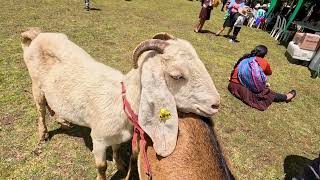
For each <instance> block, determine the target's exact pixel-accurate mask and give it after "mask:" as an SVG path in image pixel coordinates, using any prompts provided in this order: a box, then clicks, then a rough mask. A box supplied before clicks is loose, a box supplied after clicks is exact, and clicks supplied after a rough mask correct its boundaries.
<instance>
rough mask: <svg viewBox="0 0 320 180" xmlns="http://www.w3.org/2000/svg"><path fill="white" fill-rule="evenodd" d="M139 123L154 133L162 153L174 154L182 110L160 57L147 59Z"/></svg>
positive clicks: (152, 137)
mask: <svg viewBox="0 0 320 180" xmlns="http://www.w3.org/2000/svg"><path fill="white" fill-rule="evenodd" d="M141 86H142V91H141V98H140V107H139V125H140V126H141V128H142V129H143V130H144V131H145V132H146V133H147V134H148V135H149V136H150V138H151V140H152V142H153V148H154V149H155V151H156V153H157V154H158V155H160V156H163V157H166V156H168V155H170V154H171V153H172V152H173V151H174V149H175V147H176V143H177V136H178V113H177V108H176V103H175V100H174V97H173V95H172V94H171V93H170V91H169V89H168V88H167V85H166V81H165V77H164V73H163V70H162V67H161V61H160V60H149V61H147V62H144V64H143V66H142V73H141Z"/></svg>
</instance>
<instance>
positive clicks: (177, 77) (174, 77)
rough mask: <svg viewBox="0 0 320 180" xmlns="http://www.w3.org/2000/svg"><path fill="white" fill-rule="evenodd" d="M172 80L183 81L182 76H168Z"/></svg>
mask: <svg viewBox="0 0 320 180" xmlns="http://www.w3.org/2000/svg"><path fill="white" fill-rule="evenodd" d="M170 77H171V78H172V79H174V80H180V79H183V76H182V75H177V76H170Z"/></svg>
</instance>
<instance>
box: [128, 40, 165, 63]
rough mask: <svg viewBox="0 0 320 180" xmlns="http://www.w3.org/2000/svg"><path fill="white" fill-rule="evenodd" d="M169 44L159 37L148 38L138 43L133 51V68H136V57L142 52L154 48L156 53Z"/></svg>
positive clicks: (161, 51)
mask: <svg viewBox="0 0 320 180" xmlns="http://www.w3.org/2000/svg"><path fill="white" fill-rule="evenodd" d="M168 45H169V43H168V42H166V41H163V40H160V39H149V40H146V41H143V42H142V43H140V44H139V45H138V46H137V47H136V48H135V49H134V51H133V56H132V59H133V68H135V69H137V68H138V59H139V57H140V55H141V54H142V53H144V52H145V51H149V50H155V51H157V52H158V53H161V54H162V53H163V51H164V49H165V48H166V47H167V46H168Z"/></svg>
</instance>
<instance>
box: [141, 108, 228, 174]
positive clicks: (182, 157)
mask: <svg viewBox="0 0 320 180" xmlns="http://www.w3.org/2000/svg"><path fill="white" fill-rule="evenodd" d="M147 154H148V159H149V162H150V165H151V171H152V179H153V180H158V179H160V180H166V179H168V180H171V179H183V180H209V179H210V180H224V179H234V177H233V175H232V174H231V173H230V170H229V169H228V167H227V165H226V162H225V159H224V158H223V155H222V152H221V150H220V147H219V144H218V141H217V140H216V136H215V134H214V131H213V129H212V128H211V127H210V126H208V124H207V123H206V122H205V121H204V120H203V119H201V118H200V117H199V116H197V115H194V114H179V135H178V141H177V146H176V148H175V150H174V152H173V153H172V154H171V155H170V156H168V157H166V158H162V157H161V156H158V155H156V152H155V151H154V149H153V147H152V142H151V141H150V140H149V141H148V143H147ZM138 171H139V177H140V179H141V180H145V179H148V176H147V175H146V174H145V173H144V169H143V156H142V154H141V153H140V154H139V155H138Z"/></svg>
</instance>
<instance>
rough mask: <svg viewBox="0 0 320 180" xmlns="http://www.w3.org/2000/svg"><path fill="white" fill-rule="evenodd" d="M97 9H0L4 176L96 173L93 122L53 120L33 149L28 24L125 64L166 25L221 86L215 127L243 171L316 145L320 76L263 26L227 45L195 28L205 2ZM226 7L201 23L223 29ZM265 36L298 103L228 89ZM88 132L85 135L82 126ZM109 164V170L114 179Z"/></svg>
mask: <svg viewBox="0 0 320 180" xmlns="http://www.w3.org/2000/svg"><path fill="white" fill-rule="evenodd" d="M93 6H94V7H95V8H100V9H101V10H100V11H90V12H86V11H85V10H84V9H83V2H82V0H23V1H21V0H10V1H5V2H1V7H2V8H1V11H0V17H1V18H0V27H1V28H0V107H1V108H0V179H93V178H94V177H95V175H96V173H95V167H94V160H93V156H92V154H91V152H90V149H89V148H87V146H86V145H85V142H87V136H88V131H89V130H87V129H81V128H74V129H72V130H71V131H68V132H67V133H65V132H62V131H59V130H57V128H59V126H58V125H57V124H56V123H55V122H54V121H52V120H51V121H50V120H48V121H47V122H48V125H49V130H50V131H51V135H52V136H53V137H52V138H51V140H50V141H49V142H47V143H46V144H44V145H42V148H41V149H36V147H37V133H36V132H37V127H36V118H37V114H36V109H35V105H34V103H33V100H32V94H31V82H30V77H29V75H28V71H27V69H26V66H25V65H24V62H23V59H22V49H21V47H20V33H21V32H22V31H23V30H25V29H26V28H27V27H30V26H32V27H34V26H37V27H41V28H42V29H43V30H44V31H51V32H52V31H54V32H63V33H65V34H67V35H68V36H69V38H70V39H71V40H72V41H73V42H75V43H76V44H78V45H79V46H81V47H82V48H84V49H85V50H86V51H87V52H88V53H89V54H91V55H92V56H93V57H95V58H96V59H97V60H98V61H101V62H103V63H105V64H107V65H109V66H111V67H114V68H117V69H120V70H121V71H122V72H124V73H125V72H128V71H129V70H130V68H131V62H130V58H131V52H132V50H133V49H134V48H135V46H136V45H137V44H138V43H139V42H141V41H143V40H145V39H147V38H150V37H152V35H153V34H155V33H157V32H161V31H165V32H168V33H171V34H173V35H174V36H176V37H179V38H183V39H186V40H188V41H190V42H191V43H192V44H193V46H194V48H195V49H196V50H197V52H198V54H199V56H200V58H201V59H202V60H203V62H204V63H205V65H206V67H207V69H208V71H209V73H210V74H211V76H212V78H213V80H214V83H215V85H216V87H217V89H218V91H219V93H220V94H221V98H222V105H221V110H220V112H219V113H218V114H217V115H216V116H215V117H214V122H215V127H214V128H215V129H216V131H217V134H218V135H219V137H220V138H221V141H222V142H221V143H222V146H223V147H224V150H225V154H226V155H227V157H228V159H229V160H230V162H231V164H232V168H233V169H234V175H235V176H236V177H238V178H239V179H283V178H285V177H286V178H287V179H288V178H289V177H291V175H293V174H294V173H295V172H298V170H299V168H301V165H303V164H304V163H306V162H308V161H309V160H310V159H314V158H315V157H316V156H317V155H318V153H319V150H320V136H319V134H320V127H319V122H320V120H319V114H320V81H319V79H311V78H310V72H309V70H308V69H307V68H306V67H303V66H299V65H294V64H290V63H289V62H288V60H287V59H286V57H285V56H284V52H285V47H283V46H280V45H278V44H277V42H276V41H274V40H273V39H271V38H270V37H269V35H268V34H267V33H266V32H263V31H261V30H256V29H249V28H247V27H244V28H243V29H242V30H241V32H240V35H239V40H240V43H237V44H231V43H229V42H228V41H227V39H226V38H224V37H216V36H214V35H213V34H211V33H205V34H196V33H194V32H193V27H192V26H193V25H194V24H195V23H196V21H197V17H198V13H199V10H200V3H199V2H198V1H193V2H192V1H188V0H174V1H173V0H132V1H124V0H120V1H111V0H96V1H94V4H93ZM223 15H224V14H223V13H221V12H220V11H219V10H218V9H214V11H213V14H212V17H211V20H210V21H208V22H207V23H206V24H205V29H207V30H210V31H217V29H218V28H219V27H220V25H221V24H222V22H223V20H222V18H223ZM257 44H265V45H266V46H268V48H269V50H270V53H269V54H268V57H267V58H268V59H269V62H270V64H271V67H272V69H273V75H272V76H271V77H270V80H269V82H270V84H271V87H272V89H273V90H276V91H279V92H287V91H289V90H291V89H292V88H294V89H296V90H297V92H298V95H297V98H296V99H294V101H293V102H292V103H289V104H286V103H281V104H273V105H272V106H271V107H270V108H269V109H268V110H267V111H265V112H260V111H257V110H254V109H252V108H249V107H247V106H246V105H244V104H243V103H242V102H240V101H239V100H237V99H236V98H234V97H233V96H232V95H231V94H230V93H229V92H228V90H227V85H228V76H229V74H230V71H231V69H232V67H233V64H234V63H235V61H236V60H237V59H238V58H239V57H240V56H241V55H242V54H244V53H245V52H249V51H250V50H251V49H252V48H253V47H254V46H255V45H257ZM80 131H81V132H82V133H79V132H80ZM115 172H116V168H115V166H114V164H113V163H112V162H110V163H109V167H108V178H112V176H113V179H117V178H116V177H115V176H114V174H115Z"/></svg>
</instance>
